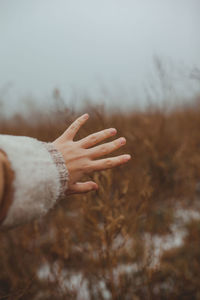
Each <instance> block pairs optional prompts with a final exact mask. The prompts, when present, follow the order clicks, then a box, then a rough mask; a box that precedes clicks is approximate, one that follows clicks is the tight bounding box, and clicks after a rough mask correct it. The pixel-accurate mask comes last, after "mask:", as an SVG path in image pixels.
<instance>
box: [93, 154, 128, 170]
mask: <svg viewBox="0 0 200 300" xmlns="http://www.w3.org/2000/svg"><path fill="white" fill-rule="evenodd" d="M130 159H131V156H130V155H129V154H123V155H119V156H116V157H110V158H104V159H99V160H93V161H92V167H91V168H92V171H100V170H106V169H111V168H114V167H116V166H119V165H122V164H124V163H126V162H128V161H129V160H130Z"/></svg>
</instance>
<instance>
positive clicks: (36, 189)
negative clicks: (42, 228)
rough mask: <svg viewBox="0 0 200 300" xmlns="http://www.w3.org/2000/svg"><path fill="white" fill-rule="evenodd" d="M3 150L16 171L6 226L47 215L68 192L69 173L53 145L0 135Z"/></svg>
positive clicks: (23, 137) (33, 139)
mask: <svg viewBox="0 0 200 300" xmlns="http://www.w3.org/2000/svg"><path fill="white" fill-rule="evenodd" d="M0 149H2V150H3V151H4V152H5V153H6V155H7V158H8V160H9V161H10V164H11V168H12V170H13V171H14V175H15V177H14V182H13V191H14V192H13V199H12V204H11V205H10V207H9V210H8V213H7V216H6V218H5V219H4V221H3V224H2V226H3V227H13V226H17V225H19V224H23V223H26V222H29V221H31V220H33V219H35V218H39V217H41V216H43V215H45V214H46V213H47V212H48V211H49V210H50V209H51V208H52V207H53V206H54V205H55V203H56V202H57V201H59V199H61V198H62V197H63V196H64V194H65V191H66V190H67V183H68V170H67V168H66V165H65V162H64V158H63V156H62V154H61V153H60V152H59V151H57V150H56V149H55V148H54V146H53V144H52V143H44V142H41V141H38V140H37V139H35V138H30V137H26V136H13V135H0Z"/></svg>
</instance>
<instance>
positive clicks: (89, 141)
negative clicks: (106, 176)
mask: <svg viewBox="0 0 200 300" xmlns="http://www.w3.org/2000/svg"><path fill="white" fill-rule="evenodd" d="M88 118H89V115H88V114H84V115H82V116H80V117H79V118H78V119H76V120H75V121H74V122H73V123H72V124H71V125H70V126H69V127H68V128H67V130H66V131H65V132H64V133H63V134H62V135H61V136H60V137H58V138H57V139H56V140H55V141H54V142H53V144H54V146H55V147H56V149H57V150H58V151H60V152H61V153H62V155H63V158H64V160H65V164H66V167H67V169H68V172H69V181H68V189H67V192H66V194H67V195H70V194H81V193H87V192H89V191H92V190H97V189H98V185H97V184H96V183H95V182H94V181H86V182H80V180H81V179H82V177H83V176H84V175H88V174H91V173H93V172H95V171H101V170H106V169H111V168H114V167H117V166H119V165H122V164H124V163H126V162H128V161H129V160H130V159H131V156H130V155H129V154H123V155H119V156H115V157H108V158H104V159H100V157H102V156H104V155H106V154H110V153H112V152H113V151H115V150H117V149H119V148H120V147H122V146H123V145H125V144H126V139H125V138H124V137H121V138H118V139H115V140H114V141H112V142H108V143H104V144H101V145H97V146H95V145H96V144H98V143H99V142H102V141H104V140H105V139H107V138H109V137H112V136H114V135H115V134H116V133H117V130H116V129H115V128H109V129H104V130H102V131H99V132H96V133H93V134H90V135H88V136H87V137H85V138H83V139H81V140H79V141H73V139H74V138H75V136H76V134H77V132H78V131H79V129H80V128H81V127H82V126H83V125H84V124H85V123H86V121H87V120H88Z"/></svg>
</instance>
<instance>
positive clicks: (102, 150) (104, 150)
mask: <svg viewBox="0 0 200 300" xmlns="http://www.w3.org/2000/svg"><path fill="white" fill-rule="evenodd" d="M107 149H108V147H107V146H105V145H103V146H102V147H101V154H102V155H104V154H106V153H107Z"/></svg>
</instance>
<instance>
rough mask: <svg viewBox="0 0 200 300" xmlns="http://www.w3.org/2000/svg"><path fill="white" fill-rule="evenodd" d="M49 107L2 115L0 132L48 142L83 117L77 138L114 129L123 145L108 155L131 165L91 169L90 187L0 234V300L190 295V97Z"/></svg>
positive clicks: (195, 273)
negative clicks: (116, 107)
mask: <svg viewBox="0 0 200 300" xmlns="http://www.w3.org/2000/svg"><path fill="white" fill-rule="evenodd" d="M57 101H59V99H57ZM55 107H56V108H55V110H54V111H53V112H51V114H48V113H44V112H40V111H37V110H36V109H35V110H34V109H32V110H31V111H30V115H29V116H28V117H25V116H22V115H20V114H18V115H14V116H13V117H12V118H11V119H9V120H7V119H3V117H2V119H1V120H0V133H1V134H13V135H27V136H32V137H36V138H38V139H40V140H42V141H53V140H54V139H55V138H57V137H58V136H59V135H60V134H61V133H62V132H63V131H64V130H65V129H66V128H67V127H68V126H69V125H70V124H71V123H72V122H73V121H74V119H75V118H76V117H77V116H78V115H80V114H81V113H84V112H88V113H89V114H90V119H89V120H88V121H87V123H86V124H85V125H84V127H83V128H82V129H81V130H80V132H79V133H78V135H77V139H80V138H83V137H85V136H86V135H88V134H90V133H93V132H95V131H99V130H102V129H105V128H109V127H115V128H117V130H118V136H125V137H126V139H127V144H126V146H124V147H123V149H119V150H117V151H116V152H115V153H114V155H118V154H122V153H130V154H131V155H132V160H131V161H130V162H129V163H128V164H126V165H123V166H119V167H117V168H115V169H112V170H107V171H101V172H98V173H94V174H93V175H92V176H91V177H92V178H93V179H94V180H95V181H96V182H97V183H98V185H99V187H100V188H99V190H98V191H93V192H91V193H88V194H84V195H74V196H70V197H68V198H67V199H65V200H64V201H62V203H59V204H58V205H57V207H56V208H55V210H52V211H51V212H50V213H49V214H48V215H47V216H46V217H45V218H43V219H42V220H40V221H35V222H34V223H32V224H27V225H26V226H22V227H19V228H16V229H14V230H12V231H8V232H4V233H3V232H2V233H0V245H1V247H0V299H34V300H36V299H37V300H38V299H43V300H46V299H56V300H60V299H91V300H93V299H127V300H129V299H130V300H131V299H134V300H138V299H155V300H157V299H172V300H173V299H200V276H199V271H200V204H199V200H200V198H199V197H200V191H199V185H200V130H199V128H200V98H199V99H198V97H197V99H195V101H193V102H192V104H191V105H190V106H187V107H186V106H185V107H182V108H181V107H179V108H176V109H174V110H170V111H166V110H164V109H157V108H155V107H149V109H148V110H146V111H143V112H140V111H130V112H128V113H126V114H125V113H120V111H114V112H113V113H109V114H108V113H107V111H106V110H105V107H104V106H103V105H101V106H92V105H91V104H90V105H88V106H87V107H86V108H85V109H83V111H82V112H79V113H78V114H77V112H75V111H73V110H71V109H70V108H69V107H65V105H64V103H56V106H55ZM1 115H2V116H3V112H2V111H1ZM180 212H182V214H181V213H180ZM189 213H190V214H189Z"/></svg>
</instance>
